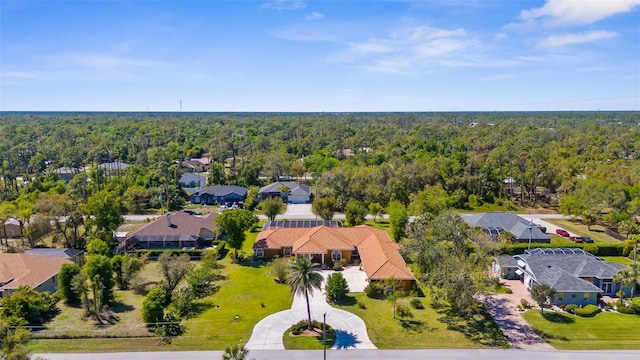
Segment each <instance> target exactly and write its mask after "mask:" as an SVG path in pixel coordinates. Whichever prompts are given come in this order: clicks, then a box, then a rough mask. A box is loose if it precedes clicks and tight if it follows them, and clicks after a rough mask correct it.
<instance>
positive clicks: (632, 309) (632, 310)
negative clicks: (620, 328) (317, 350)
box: [616, 304, 640, 314]
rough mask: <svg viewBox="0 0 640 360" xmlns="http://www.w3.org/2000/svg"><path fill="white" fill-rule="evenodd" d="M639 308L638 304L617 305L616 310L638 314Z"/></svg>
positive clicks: (622, 312)
mask: <svg viewBox="0 0 640 360" xmlns="http://www.w3.org/2000/svg"><path fill="white" fill-rule="evenodd" d="M638 310H640V309H638V306H637V305H635V304H634V305H633V306H617V307H616V311H618V312H619V313H621V314H638V313H640V312H639V311H638Z"/></svg>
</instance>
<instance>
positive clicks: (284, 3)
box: [262, 0, 306, 10]
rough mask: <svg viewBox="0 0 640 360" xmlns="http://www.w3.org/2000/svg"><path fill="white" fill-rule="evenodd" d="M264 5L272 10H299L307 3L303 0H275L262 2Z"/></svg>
mask: <svg viewBox="0 0 640 360" xmlns="http://www.w3.org/2000/svg"><path fill="white" fill-rule="evenodd" d="M262 7H263V8H265V9H271V10H299V9H304V8H305V7H306V5H305V3H304V1H301V0H275V1H269V2H266V3H264V4H262Z"/></svg>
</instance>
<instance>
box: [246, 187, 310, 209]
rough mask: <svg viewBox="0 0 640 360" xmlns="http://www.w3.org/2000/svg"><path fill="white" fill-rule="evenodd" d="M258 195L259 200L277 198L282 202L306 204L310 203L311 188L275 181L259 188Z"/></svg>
mask: <svg viewBox="0 0 640 360" xmlns="http://www.w3.org/2000/svg"><path fill="white" fill-rule="evenodd" d="M283 189H288V190H286V191H283ZM258 195H259V197H260V199H266V198H269V197H276V196H279V197H281V198H282V201H284V202H288V203H292V204H306V203H309V202H311V186H309V185H306V184H299V183H297V182H295V181H276V182H274V183H271V184H269V185H266V186H263V187H262V188H260V191H258Z"/></svg>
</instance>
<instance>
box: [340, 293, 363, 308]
mask: <svg viewBox="0 0 640 360" xmlns="http://www.w3.org/2000/svg"><path fill="white" fill-rule="evenodd" d="M357 303H358V300H356V298H355V296H350V295H345V296H344V297H343V298H342V299H340V300H338V301H337V303H336V305H340V306H354V305H356V304H357Z"/></svg>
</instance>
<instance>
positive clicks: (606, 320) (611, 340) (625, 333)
mask: <svg viewBox="0 0 640 360" xmlns="http://www.w3.org/2000/svg"><path fill="white" fill-rule="evenodd" d="M523 317H524V318H525V320H527V322H528V323H529V325H531V327H532V328H533V329H534V330H535V331H536V332H537V333H539V334H541V335H542V336H544V338H545V339H546V340H547V341H549V343H550V344H551V345H553V347H555V348H556V349H559V350H570V349H571V350H638V349H640V332H639V331H638V328H640V316H639V315H626V314H618V313H612V312H604V313H600V314H597V315H596V316H594V317H592V318H582V317H579V316H576V315H571V314H568V313H545V318H543V317H542V316H541V315H540V311H538V310H529V311H527V312H526V313H524V314H523Z"/></svg>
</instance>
